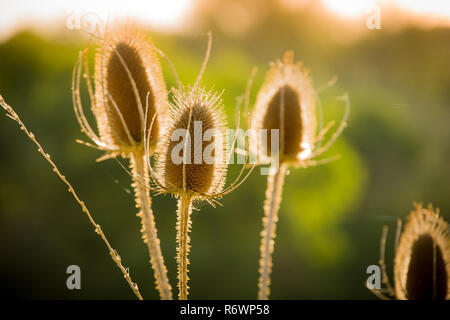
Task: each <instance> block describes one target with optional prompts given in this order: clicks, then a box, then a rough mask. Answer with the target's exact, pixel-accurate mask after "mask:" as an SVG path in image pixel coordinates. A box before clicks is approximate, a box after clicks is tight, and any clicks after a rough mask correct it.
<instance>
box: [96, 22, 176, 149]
mask: <svg viewBox="0 0 450 320" xmlns="http://www.w3.org/2000/svg"><path fill="white" fill-rule="evenodd" d="M147 108H148V111H147V112H148V117H147V121H146V124H144V122H145V113H146V110H147ZM167 108H168V101H167V89H166V86H165V83H164V79H163V76H162V72H161V65H160V62H159V59H158V57H157V54H156V52H155V50H154V47H153V44H152V42H151V41H150V39H149V38H148V37H147V36H146V35H145V34H144V33H143V32H142V31H140V30H139V29H138V28H136V27H135V26H133V25H132V24H129V23H128V24H117V25H114V26H112V27H111V28H109V29H107V30H106V32H105V36H104V38H103V39H102V40H101V43H100V46H99V48H98V49H97V54H96V59H95V103H94V104H93V108H92V110H93V113H94V115H95V118H96V120H97V125H98V129H99V132H100V137H101V139H102V140H103V141H104V142H105V144H107V145H110V146H114V147H115V149H118V150H120V151H119V152H120V153H129V152H130V151H134V150H141V149H142V150H143V141H144V135H145V131H146V130H147V129H148V128H149V127H150V122H151V120H152V118H153V116H154V114H155V113H156V114H157V115H158V116H157V118H156V120H155V123H154V124H153V127H152V135H151V138H152V141H151V142H150V145H151V146H152V147H154V146H155V145H156V141H157V137H158V135H159V130H160V125H161V123H162V122H163V118H164V115H165V113H166V111H167Z"/></svg>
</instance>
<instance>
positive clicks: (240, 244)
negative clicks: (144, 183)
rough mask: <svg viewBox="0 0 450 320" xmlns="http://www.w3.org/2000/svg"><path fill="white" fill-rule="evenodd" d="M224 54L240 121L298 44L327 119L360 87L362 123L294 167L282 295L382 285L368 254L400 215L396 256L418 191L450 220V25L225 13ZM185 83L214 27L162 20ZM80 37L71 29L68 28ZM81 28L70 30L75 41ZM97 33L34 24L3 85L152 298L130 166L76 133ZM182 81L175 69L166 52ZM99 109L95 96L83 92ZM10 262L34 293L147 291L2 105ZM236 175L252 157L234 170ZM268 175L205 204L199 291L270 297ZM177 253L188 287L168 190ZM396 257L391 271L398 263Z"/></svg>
mask: <svg viewBox="0 0 450 320" xmlns="http://www.w3.org/2000/svg"><path fill="white" fill-rule="evenodd" d="M209 27H210V28H211V30H212V31H213V34H214V43H213V52H212V55H211V60H210V64H209V65H208V68H207V70H206V74H205V77H204V83H205V85H206V86H207V87H211V86H212V85H214V88H216V89H217V90H222V89H224V90H225V92H224V95H223V97H224V102H225V106H226V108H227V114H228V119H229V122H230V124H231V126H233V125H234V124H233V121H232V119H233V115H234V107H235V104H236V97H237V96H239V95H241V94H243V92H244V90H245V85H246V82H247V79H248V77H249V75H250V72H251V69H252V67H253V66H257V67H259V72H258V74H257V77H256V80H255V84H254V86H253V90H252V94H251V96H252V102H254V100H255V96H256V94H257V90H258V87H259V86H260V85H261V83H262V81H263V78H264V73H265V72H266V71H267V69H268V62H269V61H271V60H274V59H276V58H279V57H281V56H282V54H283V52H284V51H285V50H287V49H293V50H294V51H295V54H296V58H297V59H300V60H303V61H304V64H305V66H306V67H307V68H308V69H309V70H310V75H311V77H312V79H313V81H314V83H315V85H316V86H317V87H318V86H320V85H322V84H324V83H326V82H327V81H328V80H329V79H331V78H332V77H333V76H335V75H337V76H338V77H339V81H338V83H337V84H336V85H335V86H334V87H332V88H330V89H327V90H326V91H324V92H323V93H321V100H322V105H323V112H324V117H325V122H327V121H330V120H333V119H336V120H337V121H339V119H340V118H341V117H342V115H343V111H344V106H343V105H342V102H339V101H337V100H336V97H337V96H340V95H342V94H343V93H344V92H348V93H349V96H350V99H351V105H352V110H351V116H350V121H349V126H348V128H347V129H346V130H345V132H344V134H343V136H342V137H341V138H340V139H339V141H338V142H337V143H336V144H335V145H334V146H333V147H332V148H331V150H330V151H329V152H327V154H325V155H324V157H327V156H333V155H335V154H340V155H341V159H340V160H338V161H335V162H332V163H330V164H327V165H323V166H318V167H313V168H308V169H301V168H299V169H291V170H290V172H289V175H288V176H287V178H286V183H285V186H284V194H283V201H282V204H281V209H280V213H279V216H280V221H279V224H278V227H277V231H278V233H277V239H276V250H275V255H274V261H275V266H274V270H273V276H272V296H271V297H272V298H274V299H283V298H285V299H315V298H325V299H326V298H328V299H343V298H351V299H358V298H363V299H366V298H374V297H373V296H372V295H371V293H370V292H368V290H367V289H366V288H365V287H364V282H365V279H366V277H367V275H366V268H367V266H369V265H371V264H376V263H377V260H378V248H379V239H380V235H381V228H382V226H383V225H385V224H388V225H389V226H391V233H390V235H389V237H388V248H387V257H388V268H390V267H392V263H391V262H392V258H393V251H392V248H393V230H394V228H393V226H394V225H395V221H396V219H397V218H402V219H403V218H405V217H406V216H407V215H408V213H409V211H410V209H412V202H413V201H421V202H424V203H428V202H432V203H433V204H435V205H436V206H438V207H440V208H441V212H442V215H443V217H444V218H445V219H446V220H447V221H449V220H450V198H449V196H448V183H449V178H450V167H449V165H448V159H449V156H450V148H449V138H450V126H448V121H449V119H450V117H449V115H450V109H449V103H450V73H449V70H450V62H449V59H448V57H449V56H450V30H449V29H432V30H421V29H414V28H409V29H404V30H402V31H401V32H396V33H393V32H389V31H388V30H380V31H373V32H372V31H367V34H366V35H364V37H362V38H360V39H359V40H356V41H353V42H349V43H345V44H341V43H339V42H336V41H332V40H331V39H330V33H329V32H330V31H329V28H328V29H327V28H325V27H323V24H320V23H318V22H317V21H314V20H313V19H312V18H310V17H309V16H308V15H307V14H303V15H300V14H298V13H297V16H294V15H293V14H292V13H289V12H286V11H282V10H273V12H271V14H270V15H269V16H268V17H267V18H266V19H265V20H264V21H263V22H261V23H260V25H259V27H258V28H257V29H254V30H251V31H249V33H248V34H246V35H245V36H235V37H232V36H227V35H226V34H224V33H222V32H221V31H220V30H218V29H217V28H216V27H215V26H214V24H213V23H211V24H210V25H209ZM152 36H153V38H154V41H155V43H156V44H157V45H158V47H159V48H161V49H162V50H163V51H164V52H165V53H166V54H167V55H168V56H169V57H170V58H171V60H172V61H173V63H174V65H175V66H176V68H177V71H178V73H179V74H180V76H181V79H182V81H183V82H184V83H186V84H187V83H192V82H193V81H194V79H195V77H196V74H197V73H198V70H199V69H200V66H201V62H202V59H203V54H204V50H205V45H206V38H205V37H204V36H203V35H197V36H195V37H193V36H187V35H167V34H158V33H152ZM63 39H65V40H63ZM67 39H70V40H67ZM86 42H87V40H86V38H85V37H83V36H81V37H80V34H79V33H77V32H74V31H64V32H63V35H62V37H61V38H57V39H51V40H48V39H44V38H41V37H39V36H37V35H35V34H33V33H31V32H23V33H20V34H17V35H16V36H15V37H13V38H12V39H10V40H8V41H6V42H5V43H2V44H1V45H0V93H1V94H2V95H3V97H4V98H5V100H6V101H7V102H8V103H9V104H10V105H11V106H13V107H14V108H15V110H16V111H17V112H18V113H19V115H20V116H21V117H22V119H23V121H24V122H25V123H26V124H27V125H28V127H29V129H31V131H33V132H34V133H35V135H36V136H37V138H38V140H39V141H40V142H41V143H42V145H43V146H44V148H45V149H46V150H47V152H48V153H50V154H51V155H52V158H53V159H54V161H55V162H56V164H57V165H58V166H59V167H60V169H61V170H62V171H63V173H64V174H65V175H66V176H67V177H69V179H70V181H71V182H72V183H73V186H74V187H75V189H76V190H78V192H79V195H80V197H81V198H82V199H83V200H84V201H85V202H86V204H87V205H88V207H89V208H90V210H91V211H92V213H93V215H94V218H95V219H96V220H97V222H98V223H100V224H101V226H102V228H103V230H104V231H105V233H106V235H107V236H108V237H109V239H110V240H111V243H112V245H113V247H114V248H116V249H117V250H118V251H119V253H120V254H121V255H122V258H123V263H124V265H126V266H128V267H130V270H131V276H132V278H133V279H134V280H135V281H136V282H137V283H138V284H139V286H140V288H141V292H142V294H143V296H144V297H145V298H154V299H156V298H158V295H157V292H156V290H155V289H154V285H153V283H154V279H153V274H152V272H151V270H150V266H149V263H148V253H147V249H146V247H145V245H144V244H143V243H142V241H141V240H140V232H139V229H140V225H139V220H138V218H137V217H135V214H136V212H137V210H136V209H135V207H134V202H133V196H132V194H131V193H130V178H129V176H128V175H127V174H126V173H125V172H123V170H122V169H121V168H120V167H119V166H118V165H117V163H115V162H114V161H111V160H109V161H105V162H102V163H96V162H95V159H96V158H97V157H99V156H100V155H101V154H100V153H99V152H98V151H96V150H92V149H89V148H87V147H85V146H82V145H79V144H77V143H75V139H79V138H82V139H84V138H85V137H84V136H83V135H82V134H81V133H80V130H79V127H78V124H77V122H76V119H75V116H74V114H73V111H72V102H71V92H70V87H71V75H72V68H73V65H74V63H75V60H76V58H77V54H78V51H79V50H80V49H82V48H83V46H84V45H85V44H86ZM163 68H164V73H165V75H166V77H167V79H168V85H169V86H172V85H174V81H173V75H172V74H171V73H170V70H169V68H168V67H167V65H166V63H164V62H163ZM84 101H85V107H86V108H88V101H87V98H86V96H85V97H84ZM0 146H1V152H0V163H1V165H0V179H1V180H0V221H1V222H0V256H1V264H0V274H1V280H0V281H1V285H2V286H3V292H4V293H5V294H8V295H9V296H12V297H21V298H44V299H45V298H69V299H70V298H94V299H101V298H125V299H132V298H134V296H133V294H132V293H131V291H130V289H129V288H128V286H127V284H126V282H125V281H124V280H123V277H122V275H121V273H120V272H119V271H118V270H117V268H116V267H115V265H114V264H113V262H112V261H111V259H110V257H109V255H108V253H107V251H106V250H105V248H104V244H103V243H102V242H101V241H99V239H98V236H97V235H96V234H95V232H94V230H93V228H92V226H91V225H90V224H89V223H88V220H87V219H86V217H85V216H84V215H83V214H82V213H81V211H80V209H79V207H78V205H77V204H76V203H75V202H74V200H73V199H72V197H71V195H70V194H69V193H68V192H67V190H66V188H65V186H64V185H63V184H62V183H61V182H60V181H59V180H58V179H57V178H56V177H55V175H54V174H52V172H51V170H50V169H49V166H48V164H47V163H46V162H45V161H44V160H43V159H42V157H41V156H40V155H39V154H38V153H37V151H36V148H35V146H34V145H32V144H31V143H30V141H29V140H28V139H27V138H26V137H25V135H24V134H23V133H22V132H20V131H19V129H18V127H17V125H16V124H15V123H14V122H12V121H10V120H9V119H8V118H6V117H3V116H2V117H0ZM231 171H232V172H233V173H234V174H235V173H236V171H237V169H236V168H233V169H232V170H231ZM265 183H266V179H265V177H264V176H261V175H259V174H258V171H255V173H254V174H253V175H252V176H251V177H250V178H249V179H248V181H246V182H245V183H244V184H243V185H242V186H241V187H240V188H239V189H238V191H236V192H233V193H231V194H230V195H228V196H226V197H225V198H224V199H223V200H222V201H221V203H222V204H223V206H221V207H218V208H215V209H214V208H211V207H210V206H209V205H207V204H201V205H200V209H201V210H200V211H195V212H194V215H193V227H192V233H191V235H192V251H191V265H190V269H191V271H190V278H191V282H190V287H191V295H190V297H191V298H192V299H200V298H208V299H221V298H229V299H253V298H255V297H256V283H257V269H258V257H259V237H260V235H259V233H260V231H261V226H262V224H261V217H262V214H263V212H262V204H263V201H264V191H265ZM153 207H154V211H155V214H156V220H157V226H158V229H159V235H160V238H161V243H162V250H163V254H164V255H165V260H166V263H167V265H168V269H169V276H170V279H171V281H172V286H173V287H174V288H176V282H175V281H176V264H175V258H174V257H175V221H176V216H175V209H176V202H175V200H174V199H173V198H170V197H168V196H158V197H155V198H154V199H153ZM71 264H77V265H79V266H80V267H81V270H82V290H79V291H77V290H74V291H69V290H67V289H66V286H65V280H66V273H65V270H66V267H67V266H68V265H71ZM389 270H391V269H389Z"/></svg>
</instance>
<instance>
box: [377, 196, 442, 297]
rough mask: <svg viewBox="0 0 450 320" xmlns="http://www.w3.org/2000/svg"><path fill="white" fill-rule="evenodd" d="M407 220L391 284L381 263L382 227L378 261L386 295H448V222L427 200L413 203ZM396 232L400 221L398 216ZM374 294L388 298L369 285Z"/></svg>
mask: <svg viewBox="0 0 450 320" xmlns="http://www.w3.org/2000/svg"><path fill="white" fill-rule="evenodd" d="M414 206H415V210H412V211H411V213H410V215H409V217H408V222H407V224H406V225H405V228H404V230H403V232H402V233H401V236H400V238H399V242H398V246H396V250H395V259H394V285H395V287H394V288H393V287H392V285H391V284H390V281H389V277H388V276H387V272H386V265H385V257H384V251H385V249H384V248H385V243H386V237H387V227H385V228H384V229H383V235H382V238H381V246H380V265H381V268H382V272H383V282H384V284H385V285H386V289H385V290H383V291H386V292H387V294H388V295H390V296H392V297H395V298H397V299H400V300H406V299H407V300H444V299H446V300H449V299H450V236H449V226H448V224H447V223H446V222H445V221H444V219H442V217H440V216H439V209H433V206H432V205H431V204H430V205H429V206H428V208H423V207H422V205H421V204H414ZM398 227H399V228H398V232H400V229H401V224H400V220H399V224H398ZM372 292H374V293H375V294H376V295H377V296H378V297H380V298H382V299H389V298H388V297H387V296H385V295H384V294H383V293H382V291H381V290H376V289H372Z"/></svg>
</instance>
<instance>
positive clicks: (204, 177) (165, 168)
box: [156, 89, 227, 195]
mask: <svg viewBox="0 0 450 320" xmlns="http://www.w3.org/2000/svg"><path fill="white" fill-rule="evenodd" d="M197 91H198V90H196V89H188V92H187V93H185V94H180V95H178V97H177V98H176V99H175V104H174V105H173V106H172V107H171V109H170V110H169V120H168V121H167V124H165V126H164V128H163V137H162V141H161V144H160V146H159V147H158V150H159V151H158V157H157V162H156V174H157V175H158V176H159V177H161V178H162V181H163V183H164V185H165V187H166V188H167V189H168V190H169V192H172V193H174V194H181V193H183V192H190V193H193V194H196V195H200V194H214V193H217V192H220V191H221V190H222V189H223V186H224V183H225V174H226V169H227V166H226V161H225V158H226V137H225V133H226V132H225V130H226V124H225V117H224V113H223V108H222V105H221V104H220V102H219V101H218V97H217V96H216V95H211V94H210V93H205V92H202V91H198V92H197ZM199 124H201V127H200V126H199ZM177 129H185V130H186V131H187V132H189V138H188V139H189V140H188V142H186V145H184V143H185V139H186V137H184V136H183V139H180V140H178V138H180V137H177V139H175V141H172V139H171V137H172V134H173V133H174V131H175V130H177ZM208 130H213V132H214V133H215V134H216V136H213V137H211V140H208V141H205V139H202V137H204V135H205V132H206V131H208ZM196 139H198V140H197V141H198V142H201V143H198V142H197V144H196ZM179 144H181V145H182V146H183V148H182V150H180V148H178V149H177V150H180V151H181V152H177V151H173V150H174V148H176V146H177V145H179ZM184 146H186V150H188V151H187V153H186V154H184V153H185V152H186V150H185V148H184ZM207 148H208V150H212V151H211V153H210V154H211V155H212V160H213V161H208V159H207V158H205V150H207ZM189 150H190V151H189ZM172 152H175V153H176V156H179V157H180V158H183V157H184V159H185V160H187V161H186V163H185V164H184V165H183V163H175V162H174V161H173V159H172ZM189 152H190V154H189ZM183 166H184V170H183ZM183 174H184V175H185V177H184V178H183Z"/></svg>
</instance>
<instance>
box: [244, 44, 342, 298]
mask: <svg viewBox="0 0 450 320" xmlns="http://www.w3.org/2000/svg"><path fill="white" fill-rule="evenodd" d="M317 100H318V99H317V94H316V92H315V91H314V88H313V86H312V83H311V80H310V78H309V77H308V75H307V72H306V71H305V70H304V69H303V68H302V65H301V63H300V62H298V63H295V64H294V55H293V53H292V52H286V53H285V55H284V58H283V61H279V60H278V61H276V62H275V63H272V64H271V69H270V70H269V72H268V73H267V75H266V79H265V82H264V84H263V86H262V87H261V89H260V91H259V93H258V96H257V100H256V103H255V109H254V111H253V115H252V119H251V127H252V129H254V130H255V131H256V132H258V135H257V136H256V140H254V141H253V142H252V143H251V145H250V147H251V148H252V149H253V150H252V151H253V153H254V154H257V156H258V158H259V159H260V160H261V161H264V162H267V161H272V160H271V159H274V158H275V157H276V156H278V158H279V168H275V164H274V163H273V161H272V166H273V168H271V169H272V170H271V171H270V173H269V177H268V183H267V190H266V200H265V202H264V214H265V216H264V218H263V231H262V239H261V247H260V255H261V257H260V262H259V273H260V277H259V280H258V288H259V290H258V299H268V297H269V294H270V289H269V286H270V273H271V271H272V254H273V250H274V239H275V235H276V232H275V229H276V223H277V221H278V210H279V206H280V202H281V194H282V188H283V183H284V176H285V173H286V170H287V168H288V167H289V166H301V167H307V166H312V165H318V164H322V163H326V162H329V161H330V160H331V159H323V160H318V161H316V160H313V159H314V158H315V157H317V156H319V155H321V154H322V153H323V152H325V151H326V150H328V149H329V148H330V147H331V145H332V144H333V143H334V142H335V141H336V139H337V138H338V137H339V135H340V134H341V133H342V131H343V130H344V128H345V126H346V123H347V119H348V114H349V103H348V97H347V96H344V97H343V100H345V101H346V105H347V109H346V113H345V116H344V119H343V120H342V122H341V124H340V125H339V127H338V128H337V130H336V132H335V133H334V134H333V135H332V137H331V138H330V139H329V140H328V141H327V142H326V143H325V144H324V146H320V143H321V140H322V139H323V136H324V135H325V134H326V133H327V131H328V130H329V129H330V128H331V126H332V125H333V123H330V124H329V125H328V126H327V127H325V128H324V129H322V130H321V131H320V132H319V133H318V134H317V135H316V131H317V128H318V125H317V123H318V121H317V110H316V104H317ZM273 129H278V130H279V131H278V132H279V146H277V147H276V148H275V149H274V147H275V146H273V145H272V144H271V143H270V142H271V141H272V131H271V130H273ZM262 130H263V131H265V132H266V133H267V139H266V141H269V143H268V144H267V146H266V144H265V143H263V142H264V140H265V139H263V138H262V137H261V136H260V135H259V133H260V132H261V131H262Z"/></svg>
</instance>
